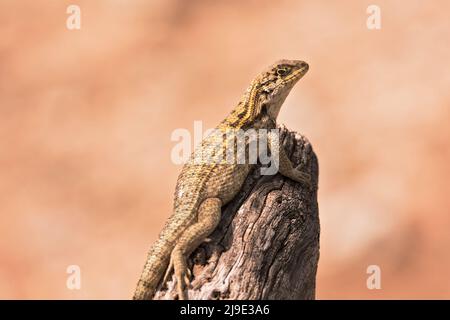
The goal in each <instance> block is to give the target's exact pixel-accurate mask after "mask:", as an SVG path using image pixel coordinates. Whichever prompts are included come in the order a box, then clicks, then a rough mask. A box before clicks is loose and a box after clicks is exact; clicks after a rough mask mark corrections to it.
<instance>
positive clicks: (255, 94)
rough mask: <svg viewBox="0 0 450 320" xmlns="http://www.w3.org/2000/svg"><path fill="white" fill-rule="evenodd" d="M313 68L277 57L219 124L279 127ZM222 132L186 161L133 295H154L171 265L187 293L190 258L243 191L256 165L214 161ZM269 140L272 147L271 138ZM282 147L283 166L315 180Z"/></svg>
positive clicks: (221, 128)
mask: <svg viewBox="0 0 450 320" xmlns="http://www.w3.org/2000/svg"><path fill="white" fill-rule="evenodd" d="M308 69H309V65H308V64H307V63H306V62H303V61H300V60H280V61H277V62H276V63H275V64H273V65H271V66H270V67H269V68H267V69H266V70H264V71H263V72H262V73H260V74H259V75H258V76H257V77H256V78H255V79H254V80H253V81H252V82H251V84H250V86H249V87H248V89H247V90H246V92H245V94H244V95H243V97H242V99H241V100H240V101H239V103H238V104H237V106H236V107H235V108H234V109H233V110H232V111H231V113H230V114H229V115H228V116H227V117H226V118H225V119H224V120H223V121H222V122H220V123H219V125H218V126H217V127H216V130H218V132H221V133H224V132H226V131H227V130H239V129H242V130H247V129H273V128H276V119H277V117H278V114H279V112H280V108H281V105H282V104H283V102H284V101H285V99H286V98H287V96H288V94H289V92H290V91H291V89H292V88H293V86H294V85H295V84H296V83H297V81H298V80H299V79H301V78H302V77H303V76H304V75H305V74H306V72H307V71H308ZM218 136H219V138H220V136H221V134H219V135H210V136H207V137H206V138H204V139H203V140H202V142H201V143H200V145H199V146H198V147H196V148H195V149H194V152H193V153H192V154H191V156H190V159H189V160H188V161H187V162H186V163H185V164H184V166H183V168H182V170H181V173H180V175H179V177H178V180H177V184H176V188H175V195H174V206H173V213H172V215H171V216H170V217H169V219H168V220H167V222H166V224H165V226H164V228H163V230H162V231H161V233H160V235H159V238H158V239H157V241H156V242H155V243H154V244H153V246H152V247H151V248H150V250H149V252H148V257H147V260H146V263H145V266H144V270H143V272H142V274H141V277H140V279H139V281H138V284H137V287H136V290H135V293H134V296H133V299H135V300H144V299H152V298H153V296H154V294H155V292H156V291H157V290H158V288H159V287H160V286H163V285H164V284H165V283H166V282H167V281H168V280H169V277H170V275H171V274H172V271H173V273H174V275H175V282H176V286H177V287H176V289H177V295H178V299H179V300H185V299H188V295H187V292H186V291H187V288H188V287H189V285H190V279H191V276H192V273H191V271H190V269H189V268H188V264H187V259H188V257H189V255H190V254H191V253H192V252H193V251H194V250H195V249H196V248H197V247H198V246H199V245H200V244H201V243H202V242H204V241H207V238H208V236H209V235H210V234H211V233H212V232H213V231H214V229H215V228H216V227H217V225H218V223H219V221H220V219H221V207H222V206H224V205H225V204H227V203H228V202H229V201H231V200H232V199H233V197H234V196H235V195H236V194H237V193H238V191H239V190H240V188H241V186H242V184H243V182H244V180H245V179H246V177H247V175H248V174H249V172H250V170H251V169H252V167H253V166H254V164H249V163H236V162H233V163H224V162H223V161H215V159H216V160H217V159H218V157H219V154H221V153H222V152H223V150H222V149H224V148H226V147H227V143H223V142H219V143H218V140H220V139H218ZM221 141H223V140H221ZM268 145H269V146H268V148H269V150H270V148H271V145H270V143H268ZM217 146H219V147H217ZM277 151H278V155H279V160H278V162H279V163H278V172H279V173H281V174H282V175H283V176H285V177H287V178H290V179H292V180H294V181H296V182H300V183H303V184H305V185H307V186H311V177H310V176H309V174H307V173H305V172H302V171H300V170H299V169H298V168H295V167H294V166H293V164H292V163H291V161H290V160H289V158H288V155H287V154H286V152H285V150H284V149H283V148H282V147H281V148H279V150H277ZM200 154H201V155H205V154H206V155H207V156H209V157H210V160H211V159H212V161H208V162H207V161H204V159H203V158H201V161H195V160H196V159H197V160H198V159H199V158H198V156H199V155H200Z"/></svg>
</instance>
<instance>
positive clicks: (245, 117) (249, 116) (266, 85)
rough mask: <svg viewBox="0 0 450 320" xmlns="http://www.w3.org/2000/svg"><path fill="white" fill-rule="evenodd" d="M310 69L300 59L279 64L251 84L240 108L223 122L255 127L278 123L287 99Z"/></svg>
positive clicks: (230, 124) (229, 124)
mask: <svg viewBox="0 0 450 320" xmlns="http://www.w3.org/2000/svg"><path fill="white" fill-rule="evenodd" d="M308 68H309V66H308V64H307V63H306V62H303V61H300V60H280V61H278V62H276V63H275V64H273V65H272V66H270V67H269V68H268V69H266V70H265V71H264V72H262V73H261V74H259V75H258V76H257V77H256V78H255V79H254V80H253V81H252V83H251V84H250V87H249V88H248V89H247V91H246V93H245V94H244V96H243V98H242V99H241V101H240V102H239V104H238V107H237V108H235V109H234V110H233V111H232V112H231V114H230V115H229V116H228V117H227V118H226V119H225V120H224V123H225V124H226V125H227V126H231V127H245V126H253V127H255V126H257V125H258V123H259V122H260V121H263V122H264V121H266V120H270V121H273V122H275V120H276V118H277V116H278V113H279V112H280V108H281V105H282V104H283V102H284V100H285V99H286V97H287V96H288V94H289V92H290V91H291V89H292V87H294V85H295V84H296V83H297V81H298V80H300V79H301V78H302V77H303V76H304V75H305V73H306V72H307V71H308Z"/></svg>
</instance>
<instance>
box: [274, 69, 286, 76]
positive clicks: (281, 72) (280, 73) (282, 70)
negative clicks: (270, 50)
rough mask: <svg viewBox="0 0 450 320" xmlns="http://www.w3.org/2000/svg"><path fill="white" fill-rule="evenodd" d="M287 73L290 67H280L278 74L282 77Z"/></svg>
mask: <svg viewBox="0 0 450 320" xmlns="http://www.w3.org/2000/svg"><path fill="white" fill-rule="evenodd" d="M287 74H288V69H286V68H278V69H277V75H279V76H281V77H282V76H285V75H287Z"/></svg>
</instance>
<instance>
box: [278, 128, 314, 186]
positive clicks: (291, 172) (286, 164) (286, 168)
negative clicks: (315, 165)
mask: <svg viewBox="0 0 450 320" xmlns="http://www.w3.org/2000/svg"><path fill="white" fill-rule="evenodd" d="M269 148H270V150H271V153H272V155H273V154H275V153H276V151H278V157H279V164H278V171H279V172H280V173H281V174H282V175H283V176H285V177H287V178H290V179H292V180H294V181H296V182H300V183H304V184H306V185H307V186H308V187H310V188H311V185H312V184H311V175H309V174H308V173H306V172H303V171H300V170H299V169H298V168H294V166H293V165H292V162H291V160H290V159H289V157H288V155H287V154H286V151H285V150H284V148H283V145H282V144H281V143H280V141H279V136H278V135H273V134H271V132H270V133H269ZM275 148H277V150H275Z"/></svg>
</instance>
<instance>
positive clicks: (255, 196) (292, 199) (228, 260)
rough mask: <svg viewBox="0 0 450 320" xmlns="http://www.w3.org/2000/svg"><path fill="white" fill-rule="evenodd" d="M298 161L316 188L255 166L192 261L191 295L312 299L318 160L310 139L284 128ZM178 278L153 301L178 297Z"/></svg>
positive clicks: (288, 146)
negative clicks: (266, 172) (271, 174)
mask: <svg viewBox="0 0 450 320" xmlns="http://www.w3.org/2000/svg"><path fill="white" fill-rule="evenodd" d="M280 136H281V141H282V144H283V146H284V148H285V149H286V151H287V152H288V154H289V155H290V158H291V160H292V162H293V164H294V165H296V166H297V165H299V164H301V170H303V171H305V172H308V173H309V174H311V177H312V184H313V187H312V189H309V188H308V187H307V186H304V185H301V184H300V183H297V182H294V181H292V180H290V179H288V178H285V177H283V176H281V175H280V174H277V175H274V176H261V175H260V170H259V166H257V167H256V168H255V169H254V170H253V171H252V172H251V173H250V174H249V176H248V177H247V180H246V181H245V183H244V185H243V187H242V189H241V191H240V192H239V194H238V195H237V196H236V197H235V198H234V199H233V200H232V201H231V202H230V203H229V204H227V205H226V206H224V207H223V208H222V209H223V211H222V219H221V221H220V223H219V226H218V227H217V229H216V230H215V231H214V232H213V233H212V234H211V236H210V237H209V238H210V241H208V242H207V243H204V244H202V245H201V246H200V247H199V248H198V249H197V250H195V251H194V252H193V253H192V255H191V256H190V259H189V264H190V267H191V270H192V271H193V279H192V283H191V288H190V289H189V290H188V295H189V299H193V300H196V299H198V300H205V299H206V300H222V299H242V300H259V299H280V300H281V299H290V300H293V299H314V298H315V286H316V271H317V263H318V260H319V234H320V225H319V213H318V204H317V185H318V171H319V167H318V161H317V157H316V155H315V153H314V151H313V150H312V147H311V145H310V143H309V141H308V140H307V139H306V138H305V137H303V136H301V135H300V134H297V133H295V132H290V131H288V130H287V129H286V128H285V127H281V128H280ZM173 279H174V278H172V280H171V281H169V282H168V283H167V285H166V286H165V287H163V288H160V289H159V290H158V291H157V292H156V294H155V296H154V299H175V298H176V297H177V293H176V287H175V286H174V281H173Z"/></svg>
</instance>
